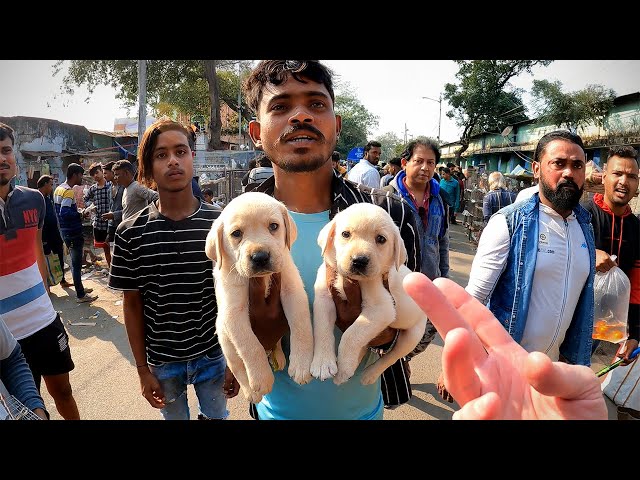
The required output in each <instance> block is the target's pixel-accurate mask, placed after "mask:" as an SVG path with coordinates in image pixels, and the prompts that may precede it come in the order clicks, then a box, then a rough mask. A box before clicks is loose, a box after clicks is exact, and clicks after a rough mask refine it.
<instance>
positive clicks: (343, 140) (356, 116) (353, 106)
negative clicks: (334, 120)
mask: <svg viewBox="0 0 640 480" xmlns="http://www.w3.org/2000/svg"><path fill="white" fill-rule="evenodd" d="M335 112H336V114H337V115H340V116H342V130H341V131H340V137H339V138H338V144H337V145H336V150H337V151H338V152H340V158H346V157H347V154H348V153H349V151H350V150H351V149H352V148H354V147H364V146H365V145H366V143H367V142H368V141H369V138H368V134H369V132H370V131H371V130H372V129H374V128H376V127H377V126H378V117H377V116H376V115H373V114H372V113H371V112H369V110H367V109H366V107H365V106H364V105H363V104H362V103H361V102H360V100H358V97H356V95H355V94H354V93H353V92H352V91H351V90H350V89H349V88H348V87H347V88H345V89H344V90H343V91H342V92H341V93H340V94H339V95H336V102H335Z"/></svg>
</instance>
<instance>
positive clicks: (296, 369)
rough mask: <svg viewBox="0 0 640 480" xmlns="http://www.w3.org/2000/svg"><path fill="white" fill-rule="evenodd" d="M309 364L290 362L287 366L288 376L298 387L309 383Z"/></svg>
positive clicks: (310, 377)
mask: <svg viewBox="0 0 640 480" xmlns="http://www.w3.org/2000/svg"><path fill="white" fill-rule="evenodd" d="M309 363H310V362H295V363H294V362H291V363H290V365H289V376H290V377H291V378H292V379H293V381H294V382H296V383H297V384H299V385H304V384H306V383H309V382H310V381H311V379H312V378H313V377H312V376H311V365H310V364H309Z"/></svg>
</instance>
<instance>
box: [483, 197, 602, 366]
mask: <svg viewBox="0 0 640 480" xmlns="http://www.w3.org/2000/svg"><path fill="white" fill-rule="evenodd" d="M539 203H540V197H539V196H538V194H537V193H536V194H534V195H533V196H532V197H531V198H529V199H528V200H525V201H522V202H518V203H514V204H511V205H508V206H506V207H504V208H503V209H501V210H500V211H499V212H497V213H496V214H495V215H504V216H505V218H506V220H507V226H508V227H509V236H510V237H511V245H510V247H509V257H508V259H507V265H506V267H505V270H504V271H503V272H502V275H500V278H499V279H498V282H497V283H496V285H495V286H494V290H493V292H492V295H491V301H490V303H489V309H490V310H491V312H492V313H493V314H494V315H495V317H496V318H497V319H498V320H499V321H500V323H502V325H503V326H504V328H506V329H507V331H508V332H509V335H511V337H512V338H513V339H514V340H515V341H516V342H518V343H520V341H521V340H522V335H523V334H524V328H525V325H526V323H527V314H528V312H529V301H530V299H531V286H532V285H533V274H534V272H535V268H536V258H537V255H538V219H539V216H540V215H539V212H540V210H539V208H538V206H539ZM573 212H574V213H575V215H576V219H577V221H578V223H579V224H580V227H581V228H582V233H583V234H584V238H585V240H586V243H587V247H588V249H589V263H590V266H591V268H590V270H589V276H588V278H587V281H586V283H585V285H584V287H583V289H582V292H581V293H580V298H579V300H578V304H577V305H576V309H575V311H574V312H573V319H572V320H571V325H570V326H569V328H568V330H567V333H566V335H565V338H564V341H563V342H562V344H561V345H560V354H561V355H562V356H563V357H565V358H566V359H567V360H568V361H569V362H570V363H572V364H577V365H587V366H589V365H591V343H592V340H591V336H592V333H593V308H594V305H593V279H594V272H595V241H594V237H593V227H592V226H591V214H590V213H589V212H587V210H585V209H584V208H583V207H582V206H580V205H578V206H577V207H576V208H575V209H574V210H573Z"/></svg>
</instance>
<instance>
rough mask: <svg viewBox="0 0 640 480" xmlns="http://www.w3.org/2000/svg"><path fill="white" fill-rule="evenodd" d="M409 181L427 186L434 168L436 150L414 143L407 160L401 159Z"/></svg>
mask: <svg viewBox="0 0 640 480" xmlns="http://www.w3.org/2000/svg"><path fill="white" fill-rule="evenodd" d="M402 164H403V166H404V170H405V172H406V174H407V178H408V179H409V180H410V181H411V183H414V184H418V185H424V186H425V187H426V186H427V182H428V181H429V180H431V177H433V172H434V171H435V168H436V152H434V151H433V150H432V149H431V148H428V147H425V146H424V145H416V147H415V148H414V149H413V155H411V157H410V158H409V160H408V161H405V160H404V159H403V160H402Z"/></svg>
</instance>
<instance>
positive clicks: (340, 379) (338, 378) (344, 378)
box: [333, 369, 353, 385]
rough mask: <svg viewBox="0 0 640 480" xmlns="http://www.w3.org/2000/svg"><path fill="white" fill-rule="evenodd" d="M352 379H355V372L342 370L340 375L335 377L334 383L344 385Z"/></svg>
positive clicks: (339, 371)
mask: <svg viewBox="0 0 640 480" xmlns="http://www.w3.org/2000/svg"><path fill="white" fill-rule="evenodd" d="M351 377H353V371H350V372H347V371H345V370H342V369H340V370H338V373H337V374H336V376H334V377H333V383H335V384H336V385H342V384H343V383H345V382H346V381H347V380H349V379H350V378H351Z"/></svg>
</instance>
